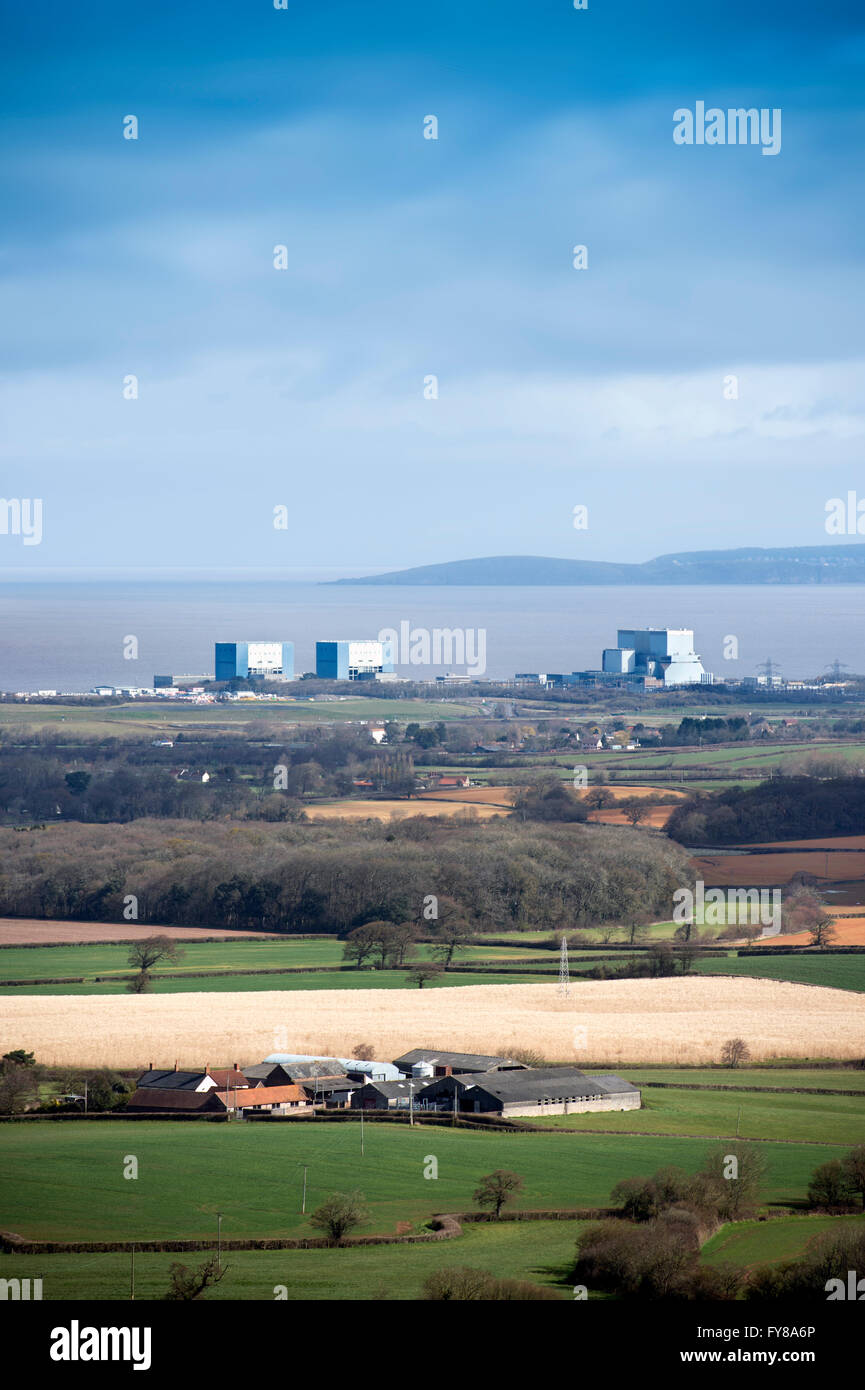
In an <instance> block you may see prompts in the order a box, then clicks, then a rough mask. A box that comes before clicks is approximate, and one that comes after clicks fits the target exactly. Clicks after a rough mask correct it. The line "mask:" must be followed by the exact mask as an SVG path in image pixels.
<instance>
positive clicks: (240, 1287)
mask: <svg viewBox="0 0 865 1390" xmlns="http://www.w3.org/2000/svg"><path fill="white" fill-rule="evenodd" d="M861 1220H862V1218H861V1217H858V1218H857V1217H843V1216H842V1217H837V1216H835V1217H833V1216H816V1217H810V1216H805V1217H782V1218H779V1219H777V1220H772V1221H761V1222H758V1221H746V1222H740V1223H736V1224H735V1225H729V1226H725V1227H723V1229H722V1230H721V1231H719V1232H718V1234H717V1235H716V1236H714V1237H713V1238H712V1240H711V1241H709V1242H708V1243H707V1245H706V1246H705V1247H704V1249H703V1260H704V1262H705V1263H706V1264H709V1265H712V1264H734V1265H738V1266H740V1267H744V1268H746V1269H747V1268H751V1267H752V1266H754V1265H758V1264H770V1263H773V1262H775V1261H779V1260H787V1259H793V1258H796V1257H797V1256H799V1255H801V1254H802V1253H803V1251H804V1249H805V1246H806V1245H807V1243H808V1241H809V1240H811V1239H813V1238H814V1237H815V1236H818V1235H822V1234H824V1233H825V1232H827V1231H831V1230H835V1229H838V1228H839V1227H843V1226H847V1225H850V1224H852V1223H853V1222H855V1221H861ZM584 1225H585V1223H584V1222H579V1221H532V1222H520V1223H515V1222H512V1223H503V1224H502V1225H500V1226H496V1225H483V1226H466V1227H465V1228H464V1232H463V1235H462V1236H460V1237H458V1238H457V1239H456V1240H452V1241H442V1242H441V1243H436V1244H429V1245H397V1246H381V1245H379V1246H369V1247H367V1248H355V1249H352V1248H350V1247H349V1248H347V1249H345V1250H274V1251H270V1250H262V1251H248V1250H239V1251H228V1252H223V1264H224V1265H225V1267H226V1271H227V1272H226V1275H225V1278H224V1279H223V1281H222V1283H221V1284H219V1285H218V1286H217V1287H216V1288H215V1289H208V1290H207V1292H206V1293H205V1294H204V1295H203V1298H202V1301H206V1302H210V1301H213V1300H215V1301H225V1300H233V1299H237V1300H250V1299H258V1300H262V1301H264V1300H268V1299H273V1298H274V1297H275V1296H276V1291H277V1290H279V1292H280V1295H281V1293H282V1289H283V1288H284V1289H285V1291H286V1295H287V1299H288V1301H289V1302H297V1301H303V1300H311V1301H315V1300H328V1299H332V1300H338V1301H339V1302H358V1301H361V1302H362V1301H366V1302H370V1301H375V1302H378V1301H381V1300H383V1299H386V1300H388V1301H390V1300H392V1299H393V1300H413V1299H418V1298H421V1297H422V1290H423V1282H424V1280H425V1279H426V1277H427V1276H428V1275H429V1274H431V1273H432V1272H433V1271H434V1270H437V1269H442V1268H444V1267H446V1266H448V1265H469V1266H470V1267H471V1268H473V1269H488V1270H489V1271H490V1273H492V1274H495V1275H497V1276H498V1277H500V1278H512V1279H527V1280H529V1281H530V1282H531V1283H534V1284H543V1285H545V1286H548V1287H550V1288H554V1289H558V1290H560V1291H561V1293H562V1297H563V1299H569V1298H570V1297H571V1289H572V1284H571V1268H572V1266H573V1259H574V1247H575V1243H576V1239H577V1236H578V1234H579V1232H580V1231H581V1230H582V1229H583V1227H584ZM205 1258H206V1252H204V1251H202V1252H200V1253H196V1254H194V1255H189V1256H178V1255H177V1254H158V1255H157V1254H142V1253H141V1252H138V1253H137V1254H136V1256H135V1296H136V1299H140V1300H147V1299H157V1298H161V1297H162V1295H163V1294H164V1293H165V1291H166V1289H167V1287H168V1269H169V1265H170V1264H171V1262H172V1261H173V1260H177V1259H181V1260H185V1261H186V1262H187V1263H190V1264H193V1263H196V1262H199V1261H201V1260H203V1259H205ZM130 1269H131V1260H130V1257H129V1255H128V1254H95V1255H15V1256H2V1255H0V1277H2V1278H13V1277H17V1278H20V1279H34V1278H41V1279H42V1281H43V1287H42V1293H43V1299H44V1300H45V1301H46V1302H51V1301H57V1300H64V1301H65V1300H69V1301H71V1302H74V1301H79V1300H88V1299H90V1300H94V1301H97V1300H98V1301H109V1302H110V1301H114V1300H117V1301H120V1300H124V1299H128V1297H129V1290H130Z"/></svg>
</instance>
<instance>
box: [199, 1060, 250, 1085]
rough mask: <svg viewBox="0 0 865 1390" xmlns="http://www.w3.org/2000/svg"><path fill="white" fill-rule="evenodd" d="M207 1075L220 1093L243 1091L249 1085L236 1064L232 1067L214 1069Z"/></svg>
mask: <svg viewBox="0 0 865 1390" xmlns="http://www.w3.org/2000/svg"><path fill="white" fill-rule="evenodd" d="M209 1075H210V1076H212V1077H213V1079H214V1081H215V1082H216V1085H217V1088H218V1089H219V1090H220V1091H235V1090H245V1089H246V1087H247V1086H248V1085H249V1084H250V1083H249V1081H248V1080H247V1078H246V1077H245V1076H244V1074H243V1072H242V1071H241V1070H240V1067H239V1066H238V1065H237V1063H236V1062H235V1064H234V1066H233V1067H214V1068H213V1070H212V1071H211V1072H209Z"/></svg>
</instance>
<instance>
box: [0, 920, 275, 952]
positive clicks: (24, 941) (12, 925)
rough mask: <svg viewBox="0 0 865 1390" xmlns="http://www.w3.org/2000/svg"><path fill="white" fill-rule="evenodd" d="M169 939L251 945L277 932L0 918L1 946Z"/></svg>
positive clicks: (150, 924)
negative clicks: (231, 939)
mask: <svg viewBox="0 0 865 1390" xmlns="http://www.w3.org/2000/svg"><path fill="white" fill-rule="evenodd" d="M157 935H158V936H171V937H175V938H176V939H177V940H178V941H207V940H209V939H212V938H214V937H215V938H216V939H217V940H219V941H222V940H223V939H225V938H227V937H236V938H237V939H238V940H240V941H254V940H255V939H256V937H266V938H268V939H270V938H271V937H274V936H277V935H278V933H276V932H247V931H223V930H222V928H221V927H159V926H154V925H153V923H151V922H147V923H144V922H142V923H139V924H138V925H137V926H130V925H129V923H127V922H49V921H46V920H45V919H44V918H42V917H0V946H31V945H39V946H52V945H56V944H57V943H62V944H64V945H70V946H71V945H75V944H83V945H87V944H89V943H91V942H99V941H138V940H140V938H141V937H143V936H157Z"/></svg>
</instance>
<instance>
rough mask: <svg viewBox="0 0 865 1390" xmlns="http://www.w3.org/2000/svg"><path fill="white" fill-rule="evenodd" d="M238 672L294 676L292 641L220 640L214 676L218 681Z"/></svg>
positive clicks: (274, 677)
mask: <svg viewBox="0 0 865 1390" xmlns="http://www.w3.org/2000/svg"><path fill="white" fill-rule="evenodd" d="M238 676H242V677H250V676H251V677H253V679H255V678H256V677H257V678H259V679H261V680H285V681H291V680H294V643H293V642H217V643H216V646H215V658H214V677H215V679H216V680H218V681H232V680H236V679H237V677H238Z"/></svg>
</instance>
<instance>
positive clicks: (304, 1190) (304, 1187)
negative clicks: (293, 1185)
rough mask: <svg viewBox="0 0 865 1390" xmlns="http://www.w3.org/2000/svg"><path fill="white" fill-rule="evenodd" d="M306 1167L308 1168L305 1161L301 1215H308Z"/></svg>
mask: <svg viewBox="0 0 865 1390" xmlns="http://www.w3.org/2000/svg"><path fill="white" fill-rule="evenodd" d="M306 1168H307V1165H306V1164H305V1163H304V1165H303V1201H302V1202H301V1205H300V1214H301V1216H306Z"/></svg>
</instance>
